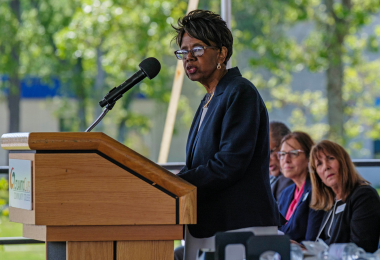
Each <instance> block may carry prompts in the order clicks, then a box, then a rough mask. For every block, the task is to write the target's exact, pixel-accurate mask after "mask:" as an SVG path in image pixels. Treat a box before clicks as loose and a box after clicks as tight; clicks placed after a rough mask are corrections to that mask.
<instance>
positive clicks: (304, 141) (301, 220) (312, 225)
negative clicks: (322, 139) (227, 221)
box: [277, 132, 324, 242]
mask: <svg viewBox="0 0 380 260" xmlns="http://www.w3.org/2000/svg"><path fill="white" fill-rule="evenodd" d="M313 145H314V142H313V140H312V139H311V137H310V136H309V135H308V134H307V133H304V132H292V133H290V134H288V135H287V136H285V137H284V138H283V139H282V141H281V150H280V151H279V152H278V153H277V155H278V159H279V160H280V165H281V170H282V173H283V174H284V176H285V177H286V178H289V179H291V180H292V181H293V182H294V184H292V185H290V186H289V187H287V188H286V189H285V190H284V191H283V192H282V193H281V197H280V200H279V202H278V207H279V210H280V212H281V214H282V215H283V216H284V217H285V218H286V220H287V221H288V222H287V223H286V224H285V225H284V226H282V227H281V228H280V230H281V231H282V232H284V233H285V234H287V235H288V236H289V237H290V238H291V239H292V240H295V241H297V242H302V241H304V240H315V238H316V237H317V235H318V230H319V227H320V225H321V222H322V218H323V214H324V212H323V211H315V210H313V209H311V208H310V207H309V205H310V199H311V182H310V178H309V155H310V150H311V148H312V146H313Z"/></svg>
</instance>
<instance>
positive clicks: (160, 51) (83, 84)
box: [0, 0, 189, 142]
mask: <svg viewBox="0 0 380 260" xmlns="http://www.w3.org/2000/svg"><path fill="white" fill-rule="evenodd" d="M13 2H14V0H6V1H2V2H1V3H0V19H1V20H0V25H1V26H0V33H1V34H2V36H3V37H1V40H0V53H1V55H0V74H3V75H12V73H17V75H18V76H19V79H21V78H24V77H25V76H27V75H34V76H39V77H42V78H43V79H44V80H46V81H49V80H51V79H52V78H54V77H55V78H59V79H60V81H61V83H62V93H61V94H62V96H63V98H58V99H54V100H52V102H53V103H54V104H55V105H57V106H58V107H59V109H58V110H57V111H56V112H55V114H56V116H57V117H58V118H59V122H60V124H61V130H63V131H83V130H85V129H86V128H87V127H88V126H89V125H90V123H91V122H92V121H93V120H94V119H95V118H96V117H97V116H98V115H99V114H100V112H101V109H100V107H99V106H98V102H99V100H100V99H101V98H102V97H103V96H104V95H105V94H106V93H107V92H108V91H109V90H110V89H111V88H113V87H114V86H117V85H119V84H120V83H122V82H123V81H125V80H126V79H127V78H128V77H130V76H131V75H132V74H133V73H135V72H136V71H137V70H138V69H139V68H138V64H139V63H140V62H141V61H142V60H143V59H145V58H147V57H152V56H153V57H156V58H157V59H158V60H160V61H161V63H162V68H161V72H160V73H159V75H158V76H157V77H156V78H155V79H154V81H149V80H144V81H143V83H141V84H139V85H138V86H137V87H135V88H133V89H132V90H131V91H129V92H128V93H126V94H125V95H124V97H123V99H121V100H119V101H118V103H117V104H116V106H115V109H114V110H113V111H112V112H111V113H109V115H108V116H107V117H108V118H109V117H111V119H112V120H110V121H112V122H113V123H112V125H113V126H114V127H113V128H115V126H116V129H117V130H116V131H113V135H114V136H115V137H117V138H118V139H119V141H121V142H124V141H125V140H126V138H127V135H128V130H131V129H138V130H144V129H148V128H149V126H150V122H149V119H148V118H147V117H145V116H142V115H141V114H139V113H136V112H131V109H130V105H131V103H132V101H133V99H134V97H135V95H136V93H138V92H140V93H142V94H143V95H145V96H146V97H147V98H149V99H154V100H156V101H158V102H168V100H169V97H170V90H171V82H172V79H173V75H174V71H175V67H174V66H175V64H176V61H175V59H174V58H173V59H172V60H169V61H167V60H164V58H165V57H167V56H168V55H170V56H173V54H172V53H173V51H174V48H173V47H172V46H170V41H171V38H172V37H173V34H172V33H173V30H172V28H171V26H170V25H171V24H172V23H173V22H174V21H175V19H177V18H178V17H180V16H182V15H184V13H185V11H186V8H187V1H180V0H174V1H172V0H170V1H156V0H146V1H139V0H128V1H127V0H102V1H99V0H68V1H54V0H31V1H21V5H20V21H18V20H17V19H16V16H15V15H14V14H12V12H11V11H10V10H11V6H12V3H13ZM7 39H8V40H9V41H8V42H7ZM17 44H19V45H20V51H19V52H20V62H19V64H14V63H15V60H14V58H13V57H12V53H11V52H12V49H13V46H17ZM8 85H9V83H7V85H4V83H3V87H9V86H8ZM18 85H19V84H18ZM181 108H182V109H183V110H189V107H188V102H187V100H186V99H185V98H184V97H182V99H181ZM108 122H109V121H108ZM102 127H103V129H104V127H107V128H109V125H108V126H104V125H103V126H99V129H98V130H102ZM15 131H18V130H15Z"/></svg>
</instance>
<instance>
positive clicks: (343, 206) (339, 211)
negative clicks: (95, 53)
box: [335, 203, 346, 214]
mask: <svg viewBox="0 0 380 260" xmlns="http://www.w3.org/2000/svg"><path fill="white" fill-rule="evenodd" d="M345 207H346V203H344V204H343V205H340V206H339V207H337V208H336V211H335V214H338V213H341V212H343V211H344V208H345Z"/></svg>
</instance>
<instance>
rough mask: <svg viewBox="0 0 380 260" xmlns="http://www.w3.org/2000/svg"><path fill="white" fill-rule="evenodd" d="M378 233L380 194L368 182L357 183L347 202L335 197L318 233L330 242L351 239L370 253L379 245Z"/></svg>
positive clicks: (379, 231) (346, 241) (379, 225)
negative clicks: (359, 184) (337, 199)
mask: <svg viewBox="0 0 380 260" xmlns="http://www.w3.org/2000/svg"><path fill="white" fill-rule="evenodd" d="M333 212H334V213H333ZM331 220H332V224H331ZM379 236H380V198H379V194H378V193H377V191H376V190H375V189H374V188H372V187H371V186H369V185H361V186H357V187H356V188H355V189H354V190H353V191H352V192H351V193H350V195H348V197H347V199H346V201H344V202H343V201H341V200H339V201H336V202H335V204H334V207H333V208H332V209H331V210H329V211H327V212H326V213H325V215H324V218H323V221H322V225H321V229H320V235H319V237H320V238H321V239H323V240H324V241H325V242H326V243H327V244H328V245H330V244H333V243H349V242H352V243H355V244H356V245H357V246H359V247H361V248H363V249H364V250H365V251H366V252H371V253H373V252H375V251H376V250H377V248H378V246H379Z"/></svg>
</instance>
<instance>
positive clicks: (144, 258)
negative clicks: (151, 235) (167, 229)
mask: <svg viewBox="0 0 380 260" xmlns="http://www.w3.org/2000/svg"><path fill="white" fill-rule="evenodd" d="M173 248H174V241H118V242H117V256H116V259H117V260H131V259H133V260H173V259H174V250H173Z"/></svg>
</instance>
